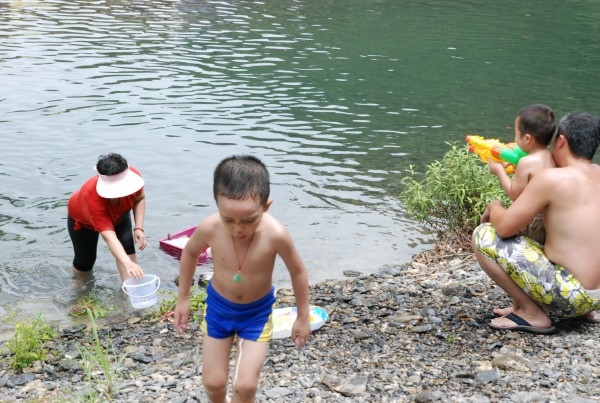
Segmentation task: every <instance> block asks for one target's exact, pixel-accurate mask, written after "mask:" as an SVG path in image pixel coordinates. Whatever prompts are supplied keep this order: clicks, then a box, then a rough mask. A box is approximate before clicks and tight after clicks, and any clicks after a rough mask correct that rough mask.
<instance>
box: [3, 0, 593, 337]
mask: <svg viewBox="0 0 600 403" xmlns="http://www.w3.org/2000/svg"><path fill="white" fill-rule="evenodd" d="M454 3H456V2H444V1H400V0H380V1H374V0H367V1H364V0H361V1H358V0H346V1H344V2H334V1H291V0H282V1H278V2H260V1H259V2H257V1H237V0H236V1H232V0H224V1H218V2H217V1H200V0H180V1H170V0H169V1H167V0H144V1H141V0H138V1H136V0H133V1H132V0H127V1H124V0H98V1H93V2H90V1H83V0H68V1H67V0H43V1H41V0H29V1H0V80H1V81H0V82H1V83H2V87H1V88H2V90H1V93H0V133H1V135H0V136H1V137H0V153H1V157H2V158H1V159H0V316H1V317H4V319H5V320H3V321H0V322H1V323H0V331H1V330H6V329H9V328H10V325H9V322H10V321H13V320H14V319H19V318H22V317H25V316H30V315H35V314H38V313H41V314H43V315H44V317H45V318H47V319H51V320H57V321H67V322H68V321H69V320H70V319H69V318H68V317H67V316H66V311H67V310H68V307H69V306H70V305H72V304H73V302H74V301H76V300H77V299H78V298H79V297H81V296H82V295H84V294H91V295H93V296H95V297H97V298H99V299H101V300H102V301H103V302H105V303H107V304H109V305H111V306H114V307H115V308H116V309H117V310H119V309H126V308H127V306H128V305H127V301H126V300H125V298H124V296H123V294H122V293H121V291H120V284H119V281H118V275H117V272H116V268H115V266H114V261H113V259H112V257H111V256H110V254H109V252H108V250H107V249H106V247H105V245H104V244H103V243H102V242H100V245H99V249H100V251H99V257H98V261H97V263H96V267H95V269H94V276H93V279H92V280H90V281H89V282H88V283H87V284H84V285H80V284H75V283H74V281H73V279H72V278H71V272H70V270H71V260H72V251H71V245H70V241H69V238H68V235H67V231H66V203H67V199H68V197H69V196H70V194H71V193H72V192H73V191H74V190H76V189H77V188H78V187H79V186H80V185H81V184H82V183H83V182H84V181H85V180H86V179H88V178H89V177H91V176H92V175H93V174H94V171H93V166H94V164H95V162H96V160H97V158H98V156H99V155H100V154H104V153H107V152H119V153H121V154H123V155H124V156H125V157H126V158H127V159H128V161H129V163H130V164H131V165H134V166H136V167H137V168H139V169H140V171H141V172H142V174H143V176H144V178H145V180H146V193H147V197H148V204H147V214H146V234H147V236H148V238H149V247H148V248H147V249H146V250H145V251H143V252H141V253H139V255H138V257H139V261H140V263H141V265H142V267H143V268H144V269H145V270H146V271H147V272H149V273H154V274H158V275H159V276H160V277H161V279H162V281H163V282H162V285H161V289H162V290H175V289H176V288H175V286H174V285H173V284H172V281H171V280H172V278H173V277H174V276H175V275H176V273H177V271H178V265H177V261H176V260H175V259H173V258H171V257H170V256H167V255H166V254H165V253H163V252H162V251H161V250H159V247H158V242H159V240H160V239H161V238H163V237H165V236H166V235H167V234H169V233H175V232H177V231H180V230H183V229H185V228H188V227H190V226H193V225H195V224H196V223H197V222H198V221H199V220H200V219H201V218H202V217H204V216H205V215H207V214H210V213H211V212H213V211H214V210H215V205H214V201H213V199H212V170H213V169H214V167H215V165H216V164H217V163H218V161H220V160H221V159H222V158H224V157H226V156H229V155H231V154H236V153H251V154H254V155H256V156H258V157H260V158H261V159H263V161H264V162H265V163H266V164H267V165H268V167H269V170H270V172H271V176H272V183H273V185H272V197H273V199H274V204H273V206H272V208H271V210H270V211H271V213H272V214H273V215H274V216H275V217H277V218H278V219H279V220H280V221H282V222H283V223H284V224H285V225H286V226H287V227H288V229H289V230H290V232H291V233H292V235H293V237H294V239H295V242H296V244H297V247H298V249H299V250H300V251H301V253H302V255H303V257H304V259H305V261H306V264H307V266H308V269H309V276H310V280H311V282H313V283H314V282H317V281H322V280H325V279H338V278H342V277H344V274H343V272H344V271H345V270H356V271H361V272H364V273H372V272H374V271H376V270H377V269H378V268H380V267H381V266H383V265H387V264H397V263H402V262H406V261H409V260H410V259H411V258H412V257H413V256H414V255H415V254H417V253H418V252H420V251H422V250H423V249H425V248H427V247H429V246H430V245H431V242H432V237H431V236H430V235H429V234H427V233H425V232H424V230H423V229H422V228H421V227H420V226H419V225H418V223H415V222H414V221H411V220H409V219H407V218H406V217H405V216H404V212H403V209H402V206H401V205H400V203H399V202H398V199H397V195H398V193H399V192H400V189H401V183H400V182H401V179H402V176H403V173H404V170H405V169H407V168H408V166H409V165H410V164H413V165H416V166H417V168H418V169H424V166H425V164H427V163H430V162H432V161H434V160H436V159H439V158H441V156H442V155H443V154H444V152H445V151H446V150H447V149H448V144H447V142H449V141H464V137H465V135H466V134H469V133H471V134H472V133H477V134H482V135H484V136H486V137H496V138H501V139H502V140H504V141H510V140H511V139H512V123H513V121H514V117H515V115H516V113H517V112H518V110H519V109H520V108H521V107H522V106H524V105H526V104H530V103H545V104H548V105H550V106H552V107H553V108H554V109H555V111H556V113H557V115H558V116H561V115H563V114H565V113H567V112H569V111H571V110H575V109H579V110H588V111H592V112H600V102H599V100H598V99H599V98H598V96H597V94H596V91H595V85H596V84H597V83H598V79H599V78H600V71H599V69H600V49H599V48H600V24H599V23H598V21H600V5H599V4H598V3H597V2H595V1H574V0H569V1H547V2H541V1H535V2H522V1H517V0H507V1H503V2H495V3H493V4H487V2H478V1H465V2H459V3H458V4H454ZM199 269H200V270H209V269H210V267H200V268H199ZM275 282H276V284H277V285H278V286H284V285H287V284H288V283H287V282H288V276H287V273H286V271H285V267H284V266H283V265H282V264H281V262H278V266H277V270H276V273H275Z"/></svg>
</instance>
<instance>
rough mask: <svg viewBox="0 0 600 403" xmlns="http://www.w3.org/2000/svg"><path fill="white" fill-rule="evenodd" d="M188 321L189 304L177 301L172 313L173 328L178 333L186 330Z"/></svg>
mask: <svg viewBox="0 0 600 403" xmlns="http://www.w3.org/2000/svg"><path fill="white" fill-rule="evenodd" d="M189 320H190V302H189V301H181V300H180V301H177V305H176V306H175V312H173V326H175V329H177V330H178V331H180V332H185V331H186V330H188V322H189Z"/></svg>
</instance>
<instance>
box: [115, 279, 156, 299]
mask: <svg viewBox="0 0 600 403" xmlns="http://www.w3.org/2000/svg"><path fill="white" fill-rule="evenodd" d="M154 281H156V283H157V284H156V289H155V290H154V291H152V292H151V293H150V294H148V295H141V296H140V295H131V294H130V293H128V292H127V290H125V284H123V285H122V286H121V289H122V290H123V292H124V293H125V294H126V295H128V296H130V297H134V298H148V297H149V296H151V295H152V294H154V293H155V292H156V291H158V289H159V288H160V277H158V276H156V280H154Z"/></svg>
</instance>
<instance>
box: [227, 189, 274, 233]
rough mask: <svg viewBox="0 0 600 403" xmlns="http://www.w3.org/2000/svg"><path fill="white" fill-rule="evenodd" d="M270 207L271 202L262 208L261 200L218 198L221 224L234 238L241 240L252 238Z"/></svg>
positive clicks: (251, 198)
mask: <svg viewBox="0 0 600 403" xmlns="http://www.w3.org/2000/svg"><path fill="white" fill-rule="evenodd" d="M269 205H270V201H269V202H268V203H267V205H266V206H262V205H261V204H260V200H259V199H257V198H253V197H247V198H245V199H242V200H234V199H229V198H227V197H225V196H218V197H217V207H218V209H219V214H220V216H221V222H222V223H223V225H224V226H225V228H226V229H227V231H229V233H230V234H231V235H232V236H233V237H234V238H237V239H240V240H244V239H246V238H250V236H252V234H254V231H256V228H257V227H258V224H260V220H261V218H262V215H263V213H264V212H265V211H267V210H268V208H269Z"/></svg>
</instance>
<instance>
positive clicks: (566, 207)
mask: <svg viewBox="0 0 600 403" xmlns="http://www.w3.org/2000/svg"><path fill="white" fill-rule="evenodd" d="M599 143H600V120H599V119H598V117H597V116H594V115H591V114H589V113H582V112H573V113H570V114H568V115H567V116H565V117H564V118H563V119H562V120H561V121H560V124H559V127H558V130H557V134H556V136H555V138H554V141H553V145H552V156H553V158H554V160H555V162H556V165H557V167H558V168H548V169H544V170H542V171H540V172H539V173H537V174H536V175H535V176H534V177H533V178H532V179H531V181H530V182H529V183H528V184H527V186H526V187H525V189H524V190H523V192H522V193H521V195H520V196H519V197H518V198H517V199H516V200H515V201H514V202H513V204H512V205H511V206H510V207H509V208H508V209H506V208H504V207H503V206H502V204H501V203H500V202H499V201H497V200H496V201H493V202H491V203H490V204H489V205H488V207H487V209H486V210H485V212H484V214H483V216H482V218H481V222H482V223H483V224H481V225H480V226H479V227H477V228H476V229H475V231H474V233H473V249H474V251H475V257H476V258H477V261H478V262H479V265H480V266H481V268H482V269H483V270H484V271H485V272H486V273H487V274H488V275H489V276H490V278H491V279H492V280H494V281H495V282H496V284H498V285H499V286H500V287H501V288H502V289H504V291H506V293H507V294H508V295H509V296H510V297H511V298H512V301H513V304H512V307H509V308H504V309H495V310H494V313H495V314H496V315H497V316H498V317H497V318H495V319H493V320H492V321H491V324H490V326H491V327H492V328H494V329H503V330H507V329H509V330H523V331H527V332H531V333H540V334H545V333H551V332H553V331H554V327H553V326H552V321H551V319H550V316H549V314H552V315H554V316H557V317H567V318H582V319H584V320H587V321H598V320H599V317H598V316H599V315H598V313H597V312H596V310H598V309H599V308H600V248H598V245H597V244H598V239H600V166H598V165H596V164H592V162H591V161H592V158H593V157H594V154H595V152H596V149H597V148H598V144H599ZM540 212H543V214H544V225H545V228H546V240H545V243H544V245H541V244H539V243H536V242H534V241H532V240H531V239H529V238H527V237H525V236H515V235H516V234H517V233H518V232H519V230H520V229H521V228H523V227H524V226H525V225H526V224H527V223H528V222H529V221H530V220H531V219H532V218H533V217H534V216H535V215H536V214H538V213H540Z"/></svg>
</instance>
